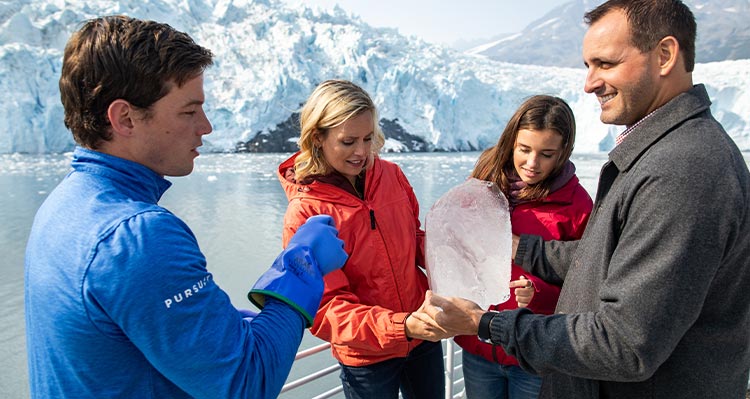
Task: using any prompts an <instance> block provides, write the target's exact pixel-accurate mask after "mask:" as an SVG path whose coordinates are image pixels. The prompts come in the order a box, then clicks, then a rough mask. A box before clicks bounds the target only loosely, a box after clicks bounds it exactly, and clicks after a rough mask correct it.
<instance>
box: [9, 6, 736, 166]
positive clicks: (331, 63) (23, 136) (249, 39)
mask: <svg viewBox="0 0 750 399" xmlns="http://www.w3.org/2000/svg"><path fill="white" fill-rule="evenodd" d="M117 13H122V14H127V15H130V16H134V17H138V18H145V19H154V20H158V21H162V22H167V23H169V24H171V25H172V26H174V27H175V28H177V29H179V30H183V31H185V32H187V33H189V34H190V35H191V36H192V37H193V38H194V39H195V40H196V41H197V42H198V43H199V44H201V45H203V46H205V47H208V48H210V49H211V50H212V51H213V52H214V54H215V65H214V66H212V67H211V68H210V69H209V70H208V71H207V72H206V76H205V78H206V83H205V84H206V95H207V104H206V112H207V114H208V116H209V118H210V120H211V122H212V123H213V126H214V132H213V133H212V134H211V135H209V136H206V137H205V139H204V142H205V145H204V151H234V150H236V149H237V148H244V149H247V150H252V148H249V147H252V146H255V145H258V146H259V147H258V148H261V147H262V149H263V150H265V151H288V150H289V147H288V146H289V137H293V136H294V135H295V134H296V127H295V125H294V117H293V115H294V113H295V112H296V111H297V110H298V109H299V107H300V105H301V104H302V102H304V100H305V99H306V98H307V96H308V95H309V93H310V92H311V91H312V89H313V88H314V87H315V85H316V84H317V83H319V82H321V81H322V80H325V79H329V78H344V79H351V80H353V81H355V82H357V83H358V84H360V85H362V86H363V87H364V88H365V89H366V90H367V91H368V92H369V93H370V94H371V95H372V96H373V99H374V100H375V102H376V103H377V104H378V107H379V110H380V114H381V118H382V122H383V126H384V131H385V132H386V134H387V135H388V136H389V137H390V139H389V141H388V143H387V148H386V149H387V150H420V149H421V150H474V149H482V148H485V147H487V146H489V145H492V144H494V143H495V142H496V141H497V138H498V134H499V133H500V132H501V131H502V128H503V127H504V125H505V123H506V122H507V120H508V119H509V118H510V116H511V114H512V113H513V111H514V110H515V109H516V107H517V106H518V105H519V104H520V102H521V101H523V99H524V98H526V97H528V96H530V95H533V94H537V93H546V94H553V95H557V96H560V97H562V98H564V99H566V100H567V101H568V102H569V103H570V105H571V107H572V108H573V110H574V112H575V114H576V119H577V122H578V139H577V143H576V151H577V152H597V151H606V150H608V149H610V148H611V146H612V143H613V139H612V137H613V135H614V134H616V133H617V132H618V131H619V130H621V128H618V127H612V126H606V125H604V124H602V123H601V122H600V121H599V107H598V103H597V101H596V99H595V98H594V96H592V95H588V94H585V93H584V92H583V81H584V78H585V71H584V70H583V69H580V68H558V67H542V66H529V65H516V64H509V63H504V62H497V61H493V60H490V59H487V58H486V57H480V56H474V55H466V54H461V53H459V52H456V51H453V50H450V49H447V48H444V47H440V46H435V45H431V44H428V43H425V42H423V41H420V40H418V39H413V38H406V37H404V36H401V35H399V34H398V33H397V31H396V30H393V29H375V28H372V27H370V26H368V25H367V24H365V23H363V22H362V21H361V20H360V19H359V18H357V17H352V16H350V15H348V14H347V13H345V12H344V11H343V10H341V9H340V8H334V9H333V10H331V11H323V10H319V9H311V8H300V9H293V8H288V7H286V6H284V5H283V3H281V2H279V1H278V0H256V1H251V0H150V1H146V0H120V1H113V0H90V1H86V2H85V3H84V2H77V1H76V2H70V1H69V0H45V1H34V2H33V3H31V2H29V1H23V2H19V1H14V2H0V60H1V61H2V62H1V63H0V91H2V92H3V93H4V96H3V102H2V104H0V153H12V152H30V153H43V152H60V151H68V150H70V149H71V148H72V146H73V145H74V144H73V140H72V137H71V135H70V133H69V132H68V131H67V130H66V129H65V127H64V126H63V115H62V106H61V105H60V99H59V91H58V87H57V81H58V79H59V74H60V67H61V62H62V49H63V47H64V44H65V42H66V41H67V39H68V37H69V36H70V34H71V33H72V32H73V31H74V30H76V29H77V28H78V27H80V24H81V22H82V21H84V20H86V19H89V18H93V17H96V16H99V15H105V14H117ZM582 13H583V11H582V10H581V12H580V13H579V15H582ZM748 71H750V61H728V62H721V63H712V64H704V65H699V66H698V67H697V68H696V73H695V76H694V77H695V81H696V82H705V83H706V84H707V86H708V90H709V94H711V96H712V98H713V99H714V101H715V102H714V106H713V109H714V113H715V114H716V116H717V117H718V118H719V119H720V121H721V122H722V123H723V124H724V126H725V127H726V128H727V130H728V131H729V132H730V134H731V135H732V136H733V137H734V139H735V141H736V142H737V143H738V145H740V147H741V148H743V149H745V150H748V149H750V109H749V107H750V98H748V96H750V94H749V93H748V90H749V89H748V87H750V84H748V83H750V77H749V76H748ZM290 132H291V133H290ZM282 134H284V135H282ZM263 143H276V144H273V145H266V146H265V147H263V146H260V144H263ZM284 143H286V146H284Z"/></svg>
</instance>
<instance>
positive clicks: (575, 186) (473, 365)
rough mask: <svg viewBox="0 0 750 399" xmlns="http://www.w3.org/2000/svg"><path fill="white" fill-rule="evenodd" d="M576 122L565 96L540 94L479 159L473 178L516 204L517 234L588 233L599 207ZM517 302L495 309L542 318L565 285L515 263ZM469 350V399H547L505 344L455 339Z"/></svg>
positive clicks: (557, 236) (565, 236)
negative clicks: (589, 187)
mask: <svg viewBox="0 0 750 399" xmlns="http://www.w3.org/2000/svg"><path fill="white" fill-rule="evenodd" d="M575 130H576V127H575V118H574V116H573V111H572V110H571V109H570V107H569V106H568V104H567V103H565V101H563V100H562V99H560V98H557V97H551V96H545V95H537V96H533V97H531V98H529V99H528V100H526V101H525V102H524V103H523V104H521V106H520V107H519V108H518V110H517V111H516V112H515V114H514V115H513V117H511V119H510V121H509V122H508V124H507V126H506V127H505V130H504V131H503V133H502V135H501V136H500V140H499V141H498V142H497V144H496V145H495V146H494V147H491V148H489V149H487V150H485V151H484V152H483V153H482V154H481V155H480V156H479V159H478V160H477V163H476V165H475V167H474V171H473V172H472V174H471V177H475V178H477V179H481V180H487V181H491V182H495V183H496V184H497V185H498V186H499V187H500V190H501V191H502V192H503V194H505V196H506V197H507V199H508V203H509V204H510V213H511V216H510V220H511V225H512V230H513V234H515V235H520V234H536V235H539V236H541V237H542V238H543V239H545V240H577V239H579V238H580V237H581V235H583V229H584V228H585V227H586V222H587V221H588V218H589V214H590V213H591V208H592V206H593V203H592V201H591V197H590V196H589V195H588V193H587V192H586V190H585V189H584V188H583V187H582V186H581V185H580V183H579V182H578V178H577V177H576V176H575V166H573V163H572V162H571V161H570V156H571V153H572V152H573V145H574V142H575ZM510 286H511V288H514V287H515V289H514V290H511V296H510V299H509V300H508V301H506V302H504V303H501V304H497V305H492V306H490V309H492V310H497V311H501V310H507V309H515V308H516V307H519V306H521V307H524V306H525V307H528V308H529V309H531V310H532V311H534V312H535V313H542V314H551V313H553V312H554V310H555V305H556V303H557V298H558V296H559V295H560V287H558V286H554V285H550V284H548V283H545V282H544V281H542V280H541V279H539V278H537V277H535V276H533V275H530V274H528V273H527V272H525V271H524V270H523V269H522V268H521V267H519V266H517V265H515V264H512V265H511V283H510ZM455 341H456V343H458V344H459V345H460V346H461V347H462V348H463V375H464V386H465V388H466V397H467V398H468V399H505V398H509V399H526V398H529V399H531V398H536V397H537V396H538V395H539V388H540V386H541V378H540V377H538V376H536V375H533V374H530V373H527V372H525V371H524V370H522V369H521V368H520V367H519V366H518V362H517V361H516V359H515V358H514V357H512V356H510V355H508V354H507V353H505V351H503V349H502V347H500V346H499V345H498V346H496V345H492V344H488V343H485V342H482V341H480V340H478V339H477V337H476V336H458V337H456V338H455Z"/></svg>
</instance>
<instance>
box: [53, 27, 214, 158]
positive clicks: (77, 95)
mask: <svg viewBox="0 0 750 399" xmlns="http://www.w3.org/2000/svg"><path fill="white" fill-rule="evenodd" d="M212 59H213V54H212V53H211V51H210V50H208V49H205V48H203V47H201V46H199V45H197V44H196V43H195V42H194V41H193V39H191V38H190V36H188V35H187V34H185V33H182V32H179V31H177V30H175V29H174V28H172V27H171V26H169V25H167V24H163V23H158V22H154V21H143V20H139V19H135V18H130V17H126V16H121V15H117V16H105V17H100V18H95V19H92V20H89V21H87V22H86V23H84V25H83V26H82V27H81V29H80V30H78V31H77V32H75V33H74V34H73V36H72V37H71V38H70V40H69V41H68V43H67V45H66V46H65V53H64V56H63V66H62V74H61V76H60V98H61V100H62V104H63V108H64V110H65V126H66V127H67V128H68V129H70V131H71V132H72V133H73V137H74V138H75V140H76V142H78V143H79V144H80V145H82V146H84V147H87V148H91V149H96V148H97V147H98V145H99V144H100V143H101V141H102V140H109V139H111V131H110V129H109V127H110V121H109V119H108V117H107V109H108V107H109V105H110V104H111V103H112V102H113V101H114V100H117V99H123V100H125V101H128V102H129V103H131V104H132V105H134V106H135V107H138V108H140V109H143V110H144V111H145V115H146V117H149V110H150V107H151V106H152V105H153V104H154V103H155V102H156V101H158V100H159V99H160V98H162V97H164V96H165V95H167V94H168V93H169V91H170V90H171V88H172V85H175V84H176V85H177V86H178V87H181V86H182V85H183V84H185V82H187V81H188V80H190V79H192V78H194V77H197V76H199V75H200V74H201V73H203V71H204V70H205V69H206V68H207V67H208V66H209V65H211V64H212V62H213V60H212Z"/></svg>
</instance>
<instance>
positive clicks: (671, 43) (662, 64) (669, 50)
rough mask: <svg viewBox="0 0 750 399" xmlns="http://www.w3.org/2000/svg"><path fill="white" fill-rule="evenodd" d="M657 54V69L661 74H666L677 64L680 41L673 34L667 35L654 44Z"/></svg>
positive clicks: (680, 58) (679, 58)
mask: <svg viewBox="0 0 750 399" xmlns="http://www.w3.org/2000/svg"><path fill="white" fill-rule="evenodd" d="M656 48H657V51H658V54H659V70H660V73H659V74H660V75H661V76H667V75H669V73H670V72H672V68H674V67H675V66H676V65H677V62H678V61H679V60H682V57H680V43H679V42H678V41H677V39H676V38H675V37H674V36H667V37H665V38H663V39H661V40H660V41H659V44H657V45H656Z"/></svg>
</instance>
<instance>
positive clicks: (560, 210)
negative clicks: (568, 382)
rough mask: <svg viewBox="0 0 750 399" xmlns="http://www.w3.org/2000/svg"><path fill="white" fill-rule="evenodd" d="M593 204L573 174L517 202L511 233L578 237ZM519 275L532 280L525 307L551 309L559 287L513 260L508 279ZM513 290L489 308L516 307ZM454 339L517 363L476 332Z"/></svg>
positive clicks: (488, 355) (480, 352) (493, 357)
mask: <svg viewBox="0 0 750 399" xmlns="http://www.w3.org/2000/svg"><path fill="white" fill-rule="evenodd" d="M592 207H593V202H592V201H591V197H590V196H589V194H588V193H587V192H586V190H585V189H584V188H583V186H581V184H580V183H579V182H578V178H577V177H576V176H573V177H572V178H571V179H570V181H568V183H566V184H565V185H564V186H562V187H561V188H560V189H559V190H557V191H555V192H553V193H551V194H550V195H548V196H547V197H546V198H544V199H542V200H539V201H533V202H526V203H522V204H519V205H518V206H516V207H515V209H513V213H511V215H510V222H511V225H512V230H513V234H516V235H520V234H535V235H538V236H541V237H542V238H543V239H544V240H562V241H570V240H577V239H579V238H581V236H582V235H583V229H584V228H585V227H586V223H587V222H588V220H589V215H590V214H591V208H592ZM521 276H524V277H526V278H527V279H529V280H531V281H532V282H533V283H534V288H535V293H534V298H533V299H532V300H531V303H529V306H528V309H529V310H531V311H533V312H534V313H539V314H552V313H554V311H555V306H556V304H557V298H558V297H559V296H560V287H558V286H556V285H552V284H548V283H546V282H544V281H543V280H542V279H540V278H538V277H536V276H534V275H531V274H529V273H528V272H526V271H525V270H523V269H522V268H521V267H520V266H518V265H516V264H514V263H513V264H512V265H511V281H513V280H518V279H519V278H520V277H521ZM514 291H515V290H514V289H511V290H510V299H508V300H507V301H505V302H503V303H501V304H499V305H492V306H490V309H493V310H510V309H516V308H517V307H518V303H517V302H516V295H515V293H514ZM454 340H455V341H456V343H457V344H458V345H460V346H461V347H462V348H463V350H465V351H467V352H469V353H472V354H475V355H479V356H482V357H484V358H485V359H487V360H489V361H491V362H496V363H500V364H503V365H518V361H516V358H515V357H513V356H510V355H508V354H507V353H505V351H504V350H503V348H502V347H501V346H499V345H491V344H487V343H484V342H482V341H480V340H479V339H478V338H477V337H476V336H475V335H472V336H468V335H462V336H458V337H455V338H454ZM493 349H494V350H493Z"/></svg>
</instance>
